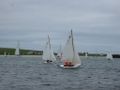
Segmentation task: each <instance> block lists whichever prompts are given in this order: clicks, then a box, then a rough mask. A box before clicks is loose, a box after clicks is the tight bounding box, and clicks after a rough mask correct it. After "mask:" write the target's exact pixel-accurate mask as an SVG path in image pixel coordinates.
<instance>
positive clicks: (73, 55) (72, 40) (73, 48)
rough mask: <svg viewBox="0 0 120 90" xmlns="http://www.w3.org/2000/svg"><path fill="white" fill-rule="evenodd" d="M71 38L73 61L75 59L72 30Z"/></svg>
mask: <svg viewBox="0 0 120 90" xmlns="http://www.w3.org/2000/svg"><path fill="white" fill-rule="evenodd" d="M71 38H72V48H73V60H74V58H75V48H74V42H73V32H72V29H71ZM73 60H72V61H73Z"/></svg>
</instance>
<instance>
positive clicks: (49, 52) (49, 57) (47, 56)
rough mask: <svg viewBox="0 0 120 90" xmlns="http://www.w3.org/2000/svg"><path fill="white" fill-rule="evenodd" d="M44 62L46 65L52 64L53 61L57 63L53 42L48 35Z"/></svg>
mask: <svg viewBox="0 0 120 90" xmlns="http://www.w3.org/2000/svg"><path fill="white" fill-rule="evenodd" d="M42 58H43V60H45V63H50V62H53V61H56V58H55V56H54V53H53V50H52V47H51V42H50V37H49V35H48V39H47V42H46V45H45V49H44V50H43V56H42Z"/></svg>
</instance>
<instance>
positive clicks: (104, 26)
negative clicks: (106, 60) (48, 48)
mask: <svg viewBox="0 0 120 90" xmlns="http://www.w3.org/2000/svg"><path fill="white" fill-rule="evenodd" d="M71 28H72V29H73V32H74V37H75V42H76V46H77V47H78V49H79V51H120V46H119V45H120V40H119V38H120V0H0V47H15V45H16V40H20V41H21V47H22V48H30V49H42V48H43V46H44V43H45V41H46V39H47V35H48V34H50V37H51V39H52V44H53V48H54V50H57V48H58V46H59V45H60V43H61V44H62V45H64V44H65V42H66V39H67V36H68V34H69V31H70V29H71Z"/></svg>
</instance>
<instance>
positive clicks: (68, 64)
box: [64, 61, 73, 66]
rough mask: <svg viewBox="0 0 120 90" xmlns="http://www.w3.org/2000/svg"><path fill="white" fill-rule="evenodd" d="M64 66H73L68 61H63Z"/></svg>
mask: <svg viewBox="0 0 120 90" xmlns="http://www.w3.org/2000/svg"><path fill="white" fill-rule="evenodd" d="M64 66H73V64H72V62H70V61H65V62H64Z"/></svg>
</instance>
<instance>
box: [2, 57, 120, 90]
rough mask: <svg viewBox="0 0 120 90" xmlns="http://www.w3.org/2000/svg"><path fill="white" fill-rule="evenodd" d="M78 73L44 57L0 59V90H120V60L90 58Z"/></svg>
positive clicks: (83, 59)
mask: <svg viewBox="0 0 120 90" xmlns="http://www.w3.org/2000/svg"><path fill="white" fill-rule="evenodd" d="M81 59H82V66H81V67H80V68H79V69H62V68H60V67H58V66H57V64H59V63H54V64H43V61H42V59H41V57H23V56H20V57H15V56H8V57H4V56H0V90H120V59H114V60H113V61H111V60H106V59H105V58H102V57H101V58H96V57H90V58H88V59H85V58H83V57H82V58H81Z"/></svg>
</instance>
